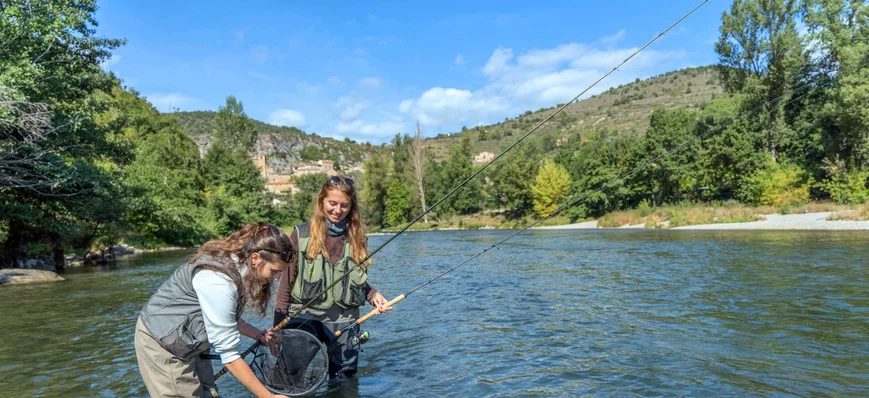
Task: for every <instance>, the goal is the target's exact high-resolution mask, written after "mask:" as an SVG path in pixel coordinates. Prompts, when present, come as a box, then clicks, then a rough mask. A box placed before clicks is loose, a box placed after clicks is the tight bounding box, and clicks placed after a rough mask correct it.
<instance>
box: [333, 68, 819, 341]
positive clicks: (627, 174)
mask: <svg viewBox="0 0 869 398" xmlns="http://www.w3.org/2000/svg"><path fill="white" fill-rule="evenodd" d="M811 85H812V83H811V82H810V83H805V84H803V85H801V86H799V87H797V88H796V89H793V90H791V91H788V92H785V93H784V94H782V95H780V96H778V97H776V98H773V99H771V100H769V101H766V102H764V103H763V104H760V105H758V106H756V107H754V108H751V109H749V110H747V111H745V112H743V113H741V114H739V115H736V116H734V117H732V118H730V119H728V120H726V121H724V122H723V123H721V124H719V125H717V126H715V127H714V128H712V129H709V130H707V131H705V132H703V133H702V134H699V135H697V136H695V137H693V138H691V139H688V140H685V141H684V142H682V143H681V144H679V145H677V146H676V147H674V148H673V149H671V150H669V151H667V152H665V153H663V154H661V155H658V156H656V157H653V158H652V159H649V160H647V161H646V162H644V163H642V164H640V165H639V166H637V167H634V168H633V169H631V170H629V171H627V172H625V173H622V174H621V175H619V176H617V177H615V178H613V179H612V180H610V181H607V182H605V183H604V184H602V185H601V186H600V187H598V188H597V189H595V190H592V191H590V192H587V193H585V194H584V195H581V196H580V197H578V198H576V199H574V200H571V201H570V202H568V203H567V204H565V205H563V206H561V207H559V208H557V209H555V210H554V211H552V212H551V213H549V214H548V215H546V216H544V217H542V218H539V219H537V220H536V221H534V222H532V223H531V224H528V225H527V226H525V227H524V228H522V229H520V230H519V231H517V232H515V233H513V234H511V235H510V236H508V237H506V238H504V239H502V240H500V241H498V242H496V243H494V244H492V245H491V246H489V247H488V248H486V249H484V250H482V251H480V252H478V253H476V254H474V255H473V256H471V257H469V258H468V259H466V260H465V261H462V262H460V263H458V264H456V265H455V266H453V267H452V268H450V269H448V270H446V271H444V272H442V273H440V274H439V275H437V276H435V277H434V278H431V279H429V280H428V281H426V282H424V283H422V284H420V285H419V286H417V287H415V288H413V289H411V290H410V291H408V292H407V293H403V294H400V295H398V296H396V297H395V298H394V299H392V300H390V301H389V303H388V305H390V306H392V305H393V304H396V303H398V302H400V301H402V300H404V299H405V298H407V296H410V295H411V294H412V293H414V292H416V291H417V290H420V289H422V288H423V287H425V286H427V285H429V284H430V283H432V282H434V281H436V280H438V279H440V278H442V277H444V276H445V275H447V274H449V273H450V272H452V271H454V270H456V269H458V268H459V267H461V266H462V265H465V264H467V263H469V262H471V260H473V259H475V258H477V257H480V256H481V255H483V254H484V253H486V252H488V251H489V250H492V249H494V248H496V247H497V246H499V245H501V244H502V243H504V242H506V241H508V240H510V239H512V238H514V237H515V236H516V235H519V234H521V233H523V232H525V231H527V230H529V229H531V228H533V227H534V226H535V225H537V224H540V223H541V222H543V221H546V220H548V219H550V218H552V217H555V216H556V215H558V213H561V212H562V211H564V210H566V209H568V208H570V207H572V206H574V205H576V204H579V203H580V202H582V201H584V200H585V199H586V198H588V197H589V196H591V195H593V194H595V193H597V192H600V191H602V190H604V189H605V188H606V187H607V186H609V185H610V184H613V183H616V182H618V181H621V180H623V179H625V178H627V177H630V176H631V175H633V174H635V173H636V172H637V171H640V170H641V169H644V168H646V167H647V166H649V165H651V164H653V163H655V162H657V161H658V160H660V159H662V158H664V157H667V156H669V155H671V154H673V153H675V152H677V151H679V150H680V149H682V148H683V147H685V146H687V145H690V144H692V143H694V142H695V141H697V140H701V139H703V138H704V137H706V136H708V135H710V134H712V133H715V132H717V131H719V130H721V129H722V128H724V127H727V126H728V125H730V124H731V123H733V122H735V121H737V120H739V119H742V118H743V117H746V116H748V115H750V114H752V113H754V112H756V111H758V110H759V109H761V108H763V107H765V106H767V105H769V104H771V103H774V102H778V101H780V100H782V99H783V98H785V97H786V96H788V95H791V94H794V93H796V92H799V91H800V90H802V89H805V88H807V87H810V86H811ZM824 86H825V85H824V84H822V85H819V86H818V88H820V87H824ZM810 92H811V90H809V91H806V92H805V93H803V94H800V95H799V96H796V97H794V98H792V99H790V100H789V101H787V102H785V103H784V105H788V104H790V103H792V102H794V101H796V100H798V99H800V98H802V97H805V96H806V95H808V94H809V93H810ZM377 314H378V311H377V309H374V310H372V311H371V312H369V313H368V314H365V316H362V317H360V318H359V319H357V320H356V322H354V323H352V324H350V325H347V326H345V327H344V328H342V329H341V330H338V331H336V332H335V336H336V337H338V336H341V335H342V334H343V333H346V332H348V331H350V330H353V329H354V328H356V327H357V326H359V325H360V324H362V323H363V322H365V321H367V320H368V319H370V318H371V317H373V316H375V315H377Z"/></svg>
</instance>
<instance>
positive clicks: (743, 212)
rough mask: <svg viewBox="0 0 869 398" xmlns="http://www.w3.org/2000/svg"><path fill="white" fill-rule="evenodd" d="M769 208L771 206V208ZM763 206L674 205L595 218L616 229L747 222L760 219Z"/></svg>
mask: <svg viewBox="0 0 869 398" xmlns="http://www.w3.org/2000/svg"><path fill="white" fill-rule="evenodd" d="M770 209H771V208H770ZM770 209H766V208H756V207H749V206H743V205H741V204H738V203H735V202H727V203H722V204H714V205H700V204H677V205H664V206H660V207H652V208H650V207H641V208H638V209H633V210H625V211H617V212H613V213H609V214H607V215H605V216H603V217H601V218H600V219H599V220H598V226H599V227H603V228H617V227H623V226H628V225H638V224H643V225H644V226H645V227H646V228H674V227H684V226H688V225H699V224H721V223H735V222H749V221H757V220H760V219H761V216H760V214H764V213H762V212H760V211H759V210H762V211H769V210H770Z"/></svg>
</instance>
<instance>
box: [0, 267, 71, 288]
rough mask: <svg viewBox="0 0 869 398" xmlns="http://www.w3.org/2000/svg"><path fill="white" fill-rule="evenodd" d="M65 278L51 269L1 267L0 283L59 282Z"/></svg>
mask: <svg viewBox="0 0 869 398" xmlns="http://www.w3.org/2000/svg"><path fill="white" fill-rule="evenodd" d="M62 280H64V279H63V278H61V277H60V275H57V274H56V273H54V272H51V271H42V270H36V269H21V268H12V269H0V285H24V284H28V283H42V282H57V281H62Z"/></svg>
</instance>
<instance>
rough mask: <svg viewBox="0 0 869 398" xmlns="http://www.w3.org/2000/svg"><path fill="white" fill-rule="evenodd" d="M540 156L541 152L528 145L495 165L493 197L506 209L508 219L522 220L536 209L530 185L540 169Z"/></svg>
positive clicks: (492, 174) (492, 175)
mask: <svg viewBox="0 0 869 398" xmlns="http://www.w3.org/2000/svg"><path fill="white" fill-rule="evenodd" d="M540 157H541V155H540V149H539V148H538V147H537V146H535V145H533V144H532V143H528V144H525V145H523V146H521V147H519V148H518V149H517V150H516V152H514V153H512V154H509V155H507V156H506V157H505V158H504V163H503V164H501V165H497V166H493V168H494V170H493V171H492V173H491V179H492V191H493V192H492V197H493V198H494V199H495V201H496V202H497V203H498V204H499V206H504V207H506V208H507V215H508V216H509V217H512V218H518V217H522V216H525V215H526V214H529V213H531V211H532V210H533V209H534V194H533V192H532V191H531V185H532V184H533V183H534V179H535V178H536V176H537V171H538V170H539V168H540Z"/></svg>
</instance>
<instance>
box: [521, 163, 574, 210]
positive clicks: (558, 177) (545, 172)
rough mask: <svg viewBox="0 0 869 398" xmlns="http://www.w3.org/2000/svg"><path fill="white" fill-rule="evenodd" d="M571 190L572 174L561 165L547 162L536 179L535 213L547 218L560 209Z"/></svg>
mask: <svg viewBox="0 0 869 398" xmlns="http://www.w3.org/2000/svg"><path fill="white" fill-rule="evenodd" d="M569 190H570V174H568V173H567V170H566V169H565V168H564V167H562V166H561V165H558V164H556V163H555V162H553V161H552V160H548V159H547V160H546V161H545V162H544V163H543V166H542V167H541V168H540V172H539V173H537V177H536V178H535V179H534V185H533V186H532V187H531V191H532V192H533V193H534V211H535V212H537V215H538V216H540V217H545V216H547V215H549V214H550V213H552V212H553V211H555V209H557V208H558V206H559V205H560V203H561V201H562V200H563V199H564V198H565V197H566V196H567V193H568V192H569Z"/></svg>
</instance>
